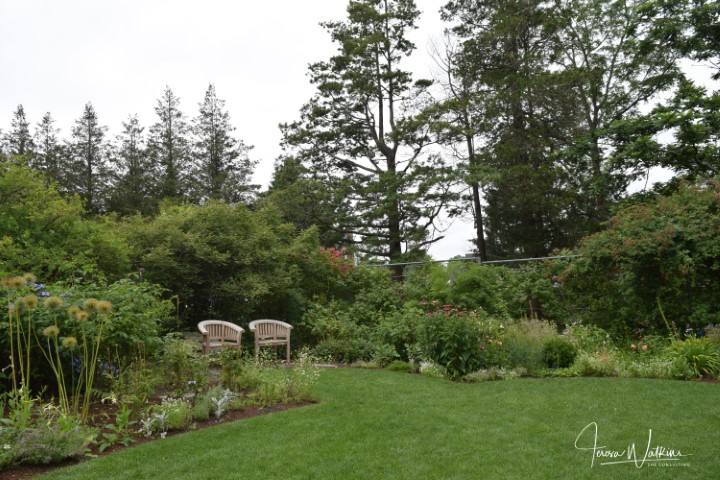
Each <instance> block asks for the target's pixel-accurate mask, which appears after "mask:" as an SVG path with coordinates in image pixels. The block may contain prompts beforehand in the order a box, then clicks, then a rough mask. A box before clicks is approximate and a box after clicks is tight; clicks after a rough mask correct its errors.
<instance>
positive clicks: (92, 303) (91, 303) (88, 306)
mask: <svg viewBox="0 0 720 480" xmlns="http://www.w3.org/2000/svg"><path fill="white" fill-rule="evenodd" d="M97 303H98V301H97V298H88V299H87V300H85V302H84V303H83V308H84V309H85V310H87V311H88V312H92V311H93V310H95V309H96V308H97Z"/></svg>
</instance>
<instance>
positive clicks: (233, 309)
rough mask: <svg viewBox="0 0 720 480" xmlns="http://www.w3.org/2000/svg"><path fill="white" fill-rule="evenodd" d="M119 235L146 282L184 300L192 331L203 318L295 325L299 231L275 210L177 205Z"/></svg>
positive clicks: (131, 224) (123, 229)
mask: <svg viewBox="0 0 720 480" xmlns="http://www.w3.org/2000/svg"><path fill="white" fill-rule="evenodd" d="M119 232H120V234H121V235H122V236H123V237H124V238H125V239H127V241H128V243H129V244H131V245H132V246H133V251H132V258H133V262H134V263H135V265H136V266H137V268H138V269H142V271H143V272H144V276H145V278H147V279H148V280H150V281H152V282H155V283H157V284H159V285H161V286H163V287H164V288H166V289H167V290H168V291H169V292H170V293H171V294H172V295H174V296H175V297H176V298H177V303H178V305H179V306H180V309H181V313H182V314H183V315H184V316H185V318H186V319H188V327H192V328H194V326H195V325H194V324H195V323H196V322H197V321H198V320H202V319H203V318H223V319H226V320H229V321H233V322H235V323H240V324H243V323H246V322H248V321H249V320H252V319H254V318H258V317H264V318H279V319H288V307H291V306H296V305H297V300H296V298H295V293H294V292H293V288H292V287H293V281H294V279H295V269H294V268H293V267H292V265H290V264H289V262H288V258H289V247H290V245H291V244H292V242H293V239H294V237H295V233H294V228H292V226H291V225H286V224H283V223H282V222H281V221H280V219H279V218H278V215H277V214H276V212H274V211H272V210H260V211H257V212H250V211H249V210H248V209H247V208H245V207H244V206H242V205H227V204H224V203H219V202H217V203H216V202H212V203H209V204H207V205H203V206H189V205H188V206H173V207H169V208H165V209H163V210H162V211H161V212H160V214H159V215H158V216H157V217H155V218H154V219H152V220H147V219H144V218H140V217H136V218H133V219H129V220H127V221H126V222H125V223H123V224H122V225H121V227H120V228H119ZM303 240H305V239H303Z"/></svg>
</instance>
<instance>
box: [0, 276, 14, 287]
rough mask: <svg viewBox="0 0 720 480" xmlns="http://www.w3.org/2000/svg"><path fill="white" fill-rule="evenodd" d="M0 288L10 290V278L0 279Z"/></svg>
mask: <svg viewBox="0 0 720 480" xmlns="http://www.w3.org/2000/svg"><path fill="white" fill-rule="evenodd" d="M0 286H2V287H3V288H10V287H11V286H12V277H5V278H1V279H0Z"/></svg>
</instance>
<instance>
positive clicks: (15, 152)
mask: <svg viewBox="0 0 720 480" xmlns="http://www.w3.org/2000/svg"><path fill="white" fill-rule="evenodd" d="M3 140H4V143H5V144H6V146H7V147H6V148H7V149H6V151H5V153H6V154H7V155H9V156H13V157H16V158H20V159H22V160H23V161H30V160H31V159H32V157H33V155H34V152H35V141H34V139H33V137H32V135H31V134H30V123H29V122H28V121H27V118H26V117H25V109H24V108H23V106H22V105H18V106H17V109H16V110H15V112H14V113H13V119H12V123H11V130H10V131H9V132H7V133H6V134H5V135H4V136H3V137H0V143H3V142H2V141H3Z"/></svg>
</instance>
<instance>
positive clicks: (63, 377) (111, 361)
mask: <svg viewBox="0 0 720 480" xmlns="http://www.w3.org/2000/svg"><path fill="white" fill-rule="evenodd" d="M25 277H26V278H33V276H29V275H26V276H25ZM13 278H17V279H20V277H12V278H6V279H4V280H3V284H5V283H7V282H9V281H12V280H13ZM0 292H1V293H0V294H1V295H2V296H0V312H2V313H0V347H2V348H3V349H6V351H10V350H11V348H10V335H9V333H10V317H9V316H8V314H9V313H10V312H11V311H14V312H19V316H18V317H17V318H15V321H16V322H17V321H22V322H23V325H24V330H23V331H24V333H25V335H24V340H22V341H21V345H20V347H21V348H23V350H24V351H25V352H26V354H27V355H26V357H27V358H28V359H29V361H28V360H26V363H29V365H30V371H29V375H28V376H27V378H29V379H31V381H32V383H33V385H32V388H36V389H40V388H43V387H48V388H49V390H50V392H53V393H60V394H64V393H71V392H63V391H61V390H60V389H61V388H71V386H70V383H72V382H71V379H73V378H74V377H76V376H77V375H78V374H79V373H80V372H81V371H82V372H84V373H83V374H84V375H85V374H86V375H88V377H86V378H85V381H86V382H87V381H88V380H91V379H92V380H93V381H94V380H95V379H96V378H97V379H99V378H106V377H110V378H112V377H116V376H117V375H118V374H119V373H120V372H121V371H122V370H123V369H124V368H125V367H126V366H128V365H129V364H130V363H132V362H133V361H134V359H135V358H136V357H137V356H138V355H149V354H152V353H154V352H156V351H157V350H158V349H159V346H160V338H159V333H158V332H159V324H160V323H162V322H163V321H165V320H166V318H167V316H168V315H169V314H170V312H171V309H172V305H171V304H170V303H168V302H165V301H162V300H160V299H159V298H158V297H159V294H160V291H159V290H158V288H157V287H156V286H154V285H151V284H148V283H146V282H135V281H131V280H127V279H125V280H120V281H117V282H115V283H112V284H110V285H104V284H100V283H98V284H91V285H82V284H77V283H76V284H70V285H68V284H63V283H56V284H52V285H43V284H40V283H37V282H35V281H34V280H33V281H25V282H24V283H23V284H22V285H20V286H18V287H9V286H7V285H5V286H4V287H3V288H0ZM11 299H14V300H13V301H14V306H13V307H12V310H9V309H8V307H9V304H8V302H10V301H11ZM48 329H49V330H48ZM15 330H16V331H15V343H16V344H15V345H14V347H15V348H18V344H17V341H18V340H19V339H18V338H17V332H18V331H17V328H16V329H15ZM50 331H53V332H54V333H53V334H51V335H50V334H48V333H49V332H50ZM98 342H99V343H98ZM55 350H58V351H57V355H55V354H52V355H49V353H50V352H54V351H55ZM28 355H29V356H28ZM94 360H97V363H95V362H94ZM91 377H92V378H91ZM88 383H89V382H88ZM88 383H86V384H85V385H86V386H87V385H88ZM76 385H79V384H77V382H76Z"/></svg>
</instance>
